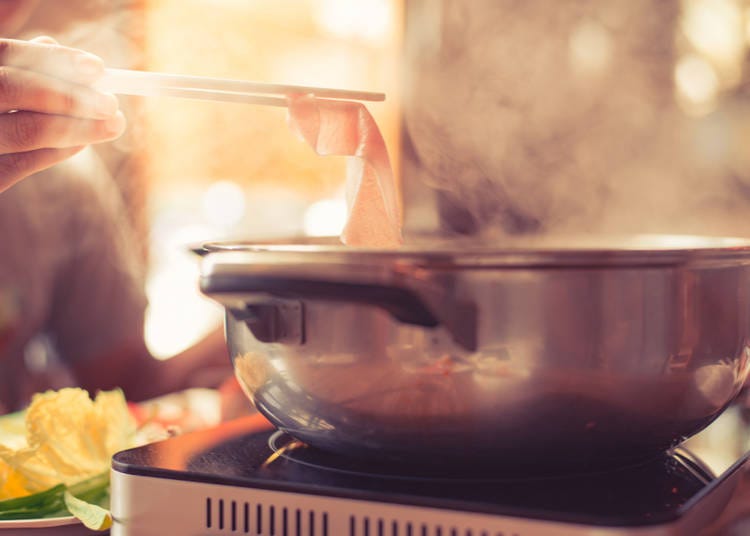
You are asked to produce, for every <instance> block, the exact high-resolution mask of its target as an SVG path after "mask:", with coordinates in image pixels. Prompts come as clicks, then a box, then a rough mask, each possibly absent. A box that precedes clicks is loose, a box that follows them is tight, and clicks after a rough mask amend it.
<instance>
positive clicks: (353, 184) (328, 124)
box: [289, 95, 403, 247]
mask: <svg viewBox="0 0 750 536" xmlns="http://www.w3.org/2000/svg"><path fill="white" fill-rule="evenodd" d="M289 125H290V127H291V128H292V130H293V131H295V132H296V133H297V135H299V136H300V137H301V138H302V139H304V140H305V141H306V142H307V143H308V144H309V145H310V146H311V147H312V148H313V150H315V152H316V153H317V154H319V155H321V156H326V155H338V156H351V157H354V158H351V159H350V160H349V162H348V164H347V178H346V198H347V205H348V209H349V215H348V219H347V222H346V226H345V227H344V230H343V232H342V233H341V240H342V242H344V244H347V245H350V246H366V247H393V246H398V245H400V244H401V243H402V241H403V239H402V236H401V215H400V211H399V206H398V196H397V192H396V185H395V183H394V178H393V171H392V170H391V163H390V159H389V158H388V150H387V148H386V146H385V141H384V140H383V136H382V135H381V134H380V130H378V126H377V124H376V123H375V120H374V119H373V118H372V116H371V115H370V112H369V111H368V110H367V108H365V106H364V105H363V104H361V103H359V102H349V101H334V100H326V99H316V98H315V97H313V96H310V95H304V96H294V97H290V98H289Z"/></svg>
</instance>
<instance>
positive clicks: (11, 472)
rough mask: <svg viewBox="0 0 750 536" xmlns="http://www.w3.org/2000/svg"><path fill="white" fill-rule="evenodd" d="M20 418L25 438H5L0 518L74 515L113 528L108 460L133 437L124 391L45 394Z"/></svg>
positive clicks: (0, 443)
mask: <svg viewBox="0 0 750 536" xmlns="http://www.w3.org/2000/svg"><path fill="white" fill-rule="evenodd" d="M22 415H23V421H24V430H23V436H21V437H19V435H15V436H14V435H13V434H3V436H0V520H4V519H5V520H7V519H29V518H37V517H58V516H62V515H70V514H72V515H74V516H76V517H77V518H79V519H80V520H81V521H82V522H83V523H84V524H85V525H86V526H87V527H89V528H92V529H106V528H108V526H109V525H110V524H111V517H110V516H109V512H108V511H107V509H106V507H107V502H108V489H109V467H110V458H111V456H112V454H114V453H115V452H117V451H119V450H123V449H126V448H129V447H132V446H134V444H135V438H136V435H135V432H136V427H135V421H134V419H133V417H132V416H131V414H130V412H129V410H128V405H127V403H126V401H125V397H124V395H123V393H122V392H121V391H120V390H114V391H103V392H100V393H98V394H97V395H96V398H95V399H94V400H91V398H89V395H88V393H87V392H86V391H84V390H82V389H77V388H67V389H61V390H59V391H47V392H45V393H40V394H37V395H35V396H34V398H33V399H32V401H31V404H30V405H29V407H28V408H27V409H26V410H25V411H24V412H23V414H22ZM15 418H16V419H18V416H16V417H15Z"/></svg>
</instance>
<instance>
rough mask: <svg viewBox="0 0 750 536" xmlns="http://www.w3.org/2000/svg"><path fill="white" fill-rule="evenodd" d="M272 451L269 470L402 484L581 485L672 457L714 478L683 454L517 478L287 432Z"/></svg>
mask: <svg viewBox="0 0 750 536" xmlns="http://www.w3.org/2000/svg"><path fill="white" fill-rule="evenodd" d="M268 447H269V448H270V449H271V451H273V454H272V455H271V456H269V458H268V459H267V460H266V461H265V462H264V464H263V465H264V466H265V467H270V466H271V465H272V464H273V463H274V462H276V461H277V460H278V459H279V458H283V459H284V460H286V461H288V462H291V463H292V464H301V465H303V466H306V467H308V468H311V469H314V470H317V471H325V472H331V473H341V474H344V475H351V476H354V477H361V478H368V479H378V480H401V481H412V482H420V481H422V482H436V483H437V482H444V483H456V484H457V483H465V484H471V483H489V482H497V483H510V482H514V481H521V482H539V481H549V482H552V481H555V482H564V481H578V480H580V479H582V478H583V479H591V478H599V477H606V478H609V477H613V478H616V477H617V475H619V474H621V473H625V472H630V471H636V472H642V471H643V469H642V468H644V467H653V466H654V465H656V466H658V467H662V466H663V465H664V463H665V459H666V458H669V457H671V456H677V458H678V459H679V460H680V462H681V464H682V465H684V466H685V468H686V469H687V470H688V471H689V472H690V473H692V474H693V475H694V476H695V478H696V479H698V480H700V481H702V482H704V483H705V482H709V481H710V480H711V479H712V478H713V475H711V473H710V471H708V470H707V469H706V468H704V466H703V465H702V464H701V463H700V462H699V461H698V460H697V459H696V458H695V457H694V456H692V455H691V454H690V453H687V452H686V453H680V454H674V453H671V454H662V455H661V456H660V457H658V458H657V459H651V460H647V461H646V462H640V463H632V464H629V465H625V466H622V467H618V468H616V469H612V468H610V469H606V470H603V469H599V470H589V471H578V472H566V473H550V474H531V475H529V474H513V473H508V472H507V469H506V470H503V471H502V472H493V471H492V469H491V468H487V467H483V468H477V467H468V468H467V467H465V466H461V465H457V466H455V467H440V468H438V467H428V466H413V465H405V464H398V463H395V462H392V461H382V460H363V459H355V458H349V457H347V456H344V455H341V454H336V453H332V452H327V451H324V450H320V449H317V448H315V447H311V446H309V445H307V444H306V443H304V442H302V441H300V440H298V439H295V438H294V437H292V436H291V435H289V434H288V433H286V432H283V431H280V430H279V431H276V432H274V433H273V434H271V436H270V437H269V438H268Z"/></svg>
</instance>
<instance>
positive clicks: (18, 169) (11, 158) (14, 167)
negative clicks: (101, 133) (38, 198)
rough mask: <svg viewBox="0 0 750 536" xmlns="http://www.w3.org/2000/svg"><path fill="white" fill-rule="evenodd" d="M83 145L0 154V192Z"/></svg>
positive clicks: (72, 153) (65, 156)
mask: <svg viewBox="0 0 750 536" xmlns="http://www.w3.org/2000/svg"><path fill="white" fill-rule="evenodd" d="M81 149H83V147H82V146H81V147H67V148H65V149H37V150H36V151H28V152H25V153H14V154H6V155H2V156H0V192H2V191H3V190H6V189H8V188H10V187H11V186H13V184H15V183H16V182H18V181H20V180H21V179H23V178H24V177H27V176H29V175H32V174H34V173H36V172H37V171H41V170H43V169H46V168H48V167H50V166H53V165H55V164H57V163H58V162H62V161H63V160H65V159H66V158H70V157H71V156H73V155H74V154H76V153H77V152H79V151H80V150H81Z"/></svg>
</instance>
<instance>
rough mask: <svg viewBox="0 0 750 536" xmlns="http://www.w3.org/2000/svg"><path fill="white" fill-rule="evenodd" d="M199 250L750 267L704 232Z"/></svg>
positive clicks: (472, 262) (283, 258)
mask: <svg viewBox="0 0 750 536" xmlns="http://www.w3.org/2000/svg"><path fill="white" fill-rule="evenodd" d="M496 242H499V241H496ZM191 249H192V250H193V252H194V253H197V254H199V255H203V256H209V257H212V260H213V261H218V260H219V259H217V257H219V258H220V259H221V260H222V261H223V262H226V263H228V264H232V265H237V264H243V263H253V262H263V263H279V264H288V263H295V264H307V263H310V264H321V263H322V264H366V265H370V264H372V263H381V262H382V263H387V264H392V263H396V264H398V263H400V262H406V263H409V264H417V265H420V266H423V267H431V268H440V267H443V268H471V267H477V268H503V267H536V266H539V267H555V266H575V267H589V266H590V267H599V266H628V267H632V266H643V267H655V266H665V265H669V266H671V265H685V264H690V265H692V264H701V265H703V264H706V263H711V264H713V263H719V264H720V265H723V264H727V263H728V264H731V265H737V264H746V263H748V264H750V238H742V237H719V236H700V235H659V234H648V235H647V234H638V235H606V236H605V235H585V236H584V235H557V236H545V237H529V236H527V237H512V238H504V239H503V240H502V247H497V246H493V245H492V244H489V243H487V242H480V241H479V240H477V239H475V238H471V239H463V238H462V239H442V240H436V239H424V240H418V241H415V242H414V243H413V244H408V243H407V244H405V245H404V246H401V247H399V248H392V249H382V248H363V247H352V246H346V245H343V244H341V243H340V242H339V240H338V238H337V237H301V238H292V239H279V240H272V241H263V240H257V241H250V240H247V241H243V240H235V241H214V242H206V243H203V244H201V245H199V246H196V247H193V248H191ZM217 254H220V255H217Z"/></svg>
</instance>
